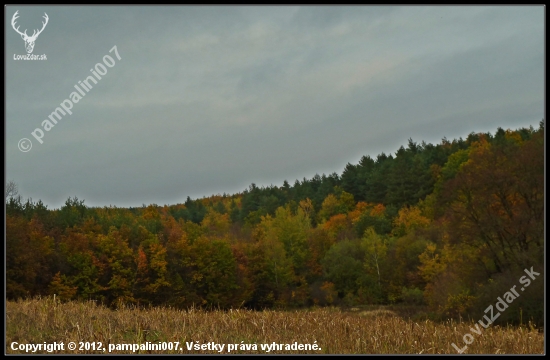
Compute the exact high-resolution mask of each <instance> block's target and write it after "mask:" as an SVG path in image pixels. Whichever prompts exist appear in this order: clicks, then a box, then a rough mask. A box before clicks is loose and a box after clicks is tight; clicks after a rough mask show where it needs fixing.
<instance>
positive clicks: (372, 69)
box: [4, 6, 545, 208]
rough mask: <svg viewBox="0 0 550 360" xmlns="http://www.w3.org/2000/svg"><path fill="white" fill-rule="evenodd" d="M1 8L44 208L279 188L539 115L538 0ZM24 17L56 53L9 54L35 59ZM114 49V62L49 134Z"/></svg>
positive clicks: (8, 120) (13, 91) (17, 127)
mask: <svg viewBox="0 0 550 360" xmlns="http://www.w3.org/2000/svg"><path fill="white" fill-rule="evenodd" d="M4 9H5V63H6V65H5V105H6V112H5V126H6V135H5V154H6V155H5V156H6V158H5V161H6V178H7V179H9V180H13V181H15V182H16V183H17V184H18V185H19V191H20V194H21V195H22V196H23V197H24V198H28V197H32V198H33V200H35V201H36V200H38V199H41V200H42V201H43V202H44V203H45V204H46V205H48V207H49V208H57V207H59V206H61V205H62V204H63V203H64V202H65V200H66V199H67V198H68V197H69V196H71V197H72V196H77V197H78V198H79V199H84V200H85V204H87V205H89V206H109V205H116V206H141V205H142V204H150V203H156V204H159V205H164V204H176V203H182V202H184V201H185V199H186V197H187V196H190V197H191V198H197V197H203V196H209V195H212V194H218V193H219V194H222V193H224V192H225V193H235V192H239V191H242V190H244V189H245V188H247V187H248V185H250V184H251V183H253V182H254V183H256V184H257V185H259V186H262V185H270V184H273V185H277V186H280V185H281V184H282V182H283V180H285V179H286V180H288V181H289V182H290V183H294V181H295V180H296V179H302V178H303V177H307V178H310V177H311V176H313V175H315V173H319V174H322V173H326V174H329V173H332V172H337V173H338V174H341V173H342V170H343V168H344V166H345V165H346V163H348V162H351V163H357V162H358V161H359V159H360V157H361V156H363V155H371V156H373V157H375V156H376V155H377V154H379V153H381V152H385V153H395V151H396V150H397V149H398V148H399V146H401V145H405V146H406V144H407V139H408V138H410V137H412V139H413V140H414V141H416V142H421V141H422V140H424V141H426V142H431V143H434V144H435V143H439V142H440V141H441V139H442V138H443V137H447V138H448V139H453V138H458V137H466V136H467V135H468V134H469V133H471V132H487V131H490V132H492V133H494V132H495V131H496V129H497V128H498V127H499V126H500V127H503V128H505V129H506V128H511V129H516V128H520V127H528V126H529V125H533V126H534V127H538V123H539V121H540V120H541V119H542V118H543V117H544V90H545V89H544V65H545V64H544V7H542V6H532V7H527V6H526V7H521V6H515V7H502V6H500V7H481V6H475V7H474V6H462V7H452V6H445V7H424V6H415V7H401V6H399V7H372V6H361V7H355V6H346V7H339V6H329V7H309V6H305V7H294V6H292V7H289V6H276V7H268V6H258V7H244V6H232V7H218V6H208V7H201V6H177V7H172V6H158V7H153V6H149V7H118V6H117V7H115V6H95V7H84V6H55V7H54V6H51V7H48V6H18V7H13V6H7V7H5V8H4ZM16 11H18V15H19V18H18V19H17V25H16V26H19V30H20V31H23V30H24V29H29V30H28V31H27V34H28V35H32V33H33V30H32V29H39V28H40V27H42V22H43V21H44V18H43V17H42V16H43V15H44V13H47V15H48V18H49V22H48V24H47V25H46V27H45V29H44V30H43V32H42V33H41V34H40V35H39V36H38V38H37V39H36V43H35V47H34V51H33V55H43V54H45V55H46V57H47V60H43V61H26V60H15V59H14V56H17V55H24V54H26V50H25V42H24V41H23V40H22V38H21V36H20V35H19V34H17V33H16V32H15V31H14V30H13V29H12V27H11V19H12V16H13V15H14V13H15V12H16ZM113 46H116V47H117V50H118V53H119V55H120V57H121V59H120V60H118V59H117V58H116V55H115V54H114V51H113V52H109V51H110V50H111V49H112V48H113ZM106 55H110V56H111V57H112V58H113V60H114V65H113V64H112V63H111V62H109V59H108V58H107V60H106V61H107V62H108V63H109V64H111V66H112V67H110V68H109V67H106V68H105V69H106V70H107V73H106V74H105V75H103V76H101V75H99V76H101V79H100V80H98V83H97V84H94V85H93V88H92V89H89V92H88V93H87V94H86V93H85V94H86V95H85V96H83V97H82V98H81V99H80V100H78V103H74V104H73V108H72V109H71V111H72V115H69V114H68V113H67V114H66V116H63V117H62V119H61V120H59V121H58V122H57V124H55V125H54V127H53V128H51V129H50V130H49V131H45V130H44V126H43V121H44V120H46V119H48V117H49V116H50V114H51V113H52V112H53V111H54V110H55V109H56V108H57V107H59V106H60V104H61V103H62V102H63V101H64V100H65V99H69V100H70V99H71V96H74V95H71V93H72V92H75V91H76V89H75V88H74V86H75V85H77V84H78V83H79V81H83V80H85V79H86V78H87V77H88V76H90V75H92V73H91V72H90V69H92V68H95V66H96V64H97V63H102V64H105V63H104V57H105V56H106ZM98 68H99V69H100V71H101V69H102V68H101V66H99V67H98ZM94 71H95V70H94ZM92 76H93V75H92ZM88 83H91V81H90V80H89V81H88ZM92 84H93V83H92ZM65 104H66V105H68V103H65ZM54 119H55V117H54ZM37 128H38V129H40V130H42V131H43V132H44V136H43V137H42V139H41V140H42V142H43V143H42V144H40V143H39V141H38V140H37V139H36V138H35V137H34V136H33V135H32V134H31V133H32V132H33V131H35V129H37ZM35 134H37V135H40V133H39V132H35ZM22 138H27V139H29V140H30V141H31V143H32V148H31V150H30V151H28V152H22V151H20V150H19V148H18V145H19V144H20V143H19V141H20V139H22ZM22 146H23V148H28V144H25V143H23V144H22Z"/></svg>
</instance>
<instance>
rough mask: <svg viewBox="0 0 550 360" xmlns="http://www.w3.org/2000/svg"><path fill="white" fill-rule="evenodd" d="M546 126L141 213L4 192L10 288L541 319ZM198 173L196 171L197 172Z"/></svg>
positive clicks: (163, 300)
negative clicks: (528, 280)
mask: <svg viewBox="0 0 550 360" xmlns="http://www.w3.org/2000/svg"><path fill="white" fill-rule="evenodd" d="M544 165H545V162H544V121H541V122H540V124H539V127H538V128H533V127H530V128H521V129H517V130H504V129H502V128H498V130H497V131H496V132H495V133H494V134H491V133H471V134H470V135H469V136H468V137H467V138H466V139H462V138H460V139H454V140H452V141H450V140H447V139H446V138H444V139H443V140H442V141H441V142H440V143H439V144H436V145H433V144H429V143H425V142H422V143H420V144H418V143H415V142H414V141H413V140H412V139H409V141H408V144H407V145H406V147H405V146H401V147H400V148H399V149H398V150H397V151H396V152H395V154H384V153H381V154H379V155H378V156H377V157H376V158H371V157H370V156H363V157H362V158H361V159H360V161H359V162H358V163H357V164H351V163H348V164H347V165H346V166H345V168H344V169H343V172H342V173H341V174H337V173H332V174H330V175H325V174H323V175H315V176H314V177H312V178H311V179H306V178H304V179H303V180H301V181H299V180H296V181H295V182H294V184H290V183H289V182H287V181H285V182H284V184H283V185H282V186H280V187H278V186H269V187H258V186H256V185H255V184H251V185H250V186H249V188H247V189H245V190H244V191H242V192H241V193H237V194H233V195H228V194H223V195H213V196H210V197H205V198H201V199H190V198H189V197H188V198H187V200H186V201H185V203H183V204H177V205H164V206H159V205H156V204H151V205H143V206H142V207H138V208H120V207H114V206H112V207H102V208H101V207H89V206H87V205H85V202H84V200H81V199H78V198H77V197H74V198H69V199H67V201H66V202H65V205H64V206H62V207H61V208H59V209H48V208H47V206H45V205H44V204H43V203H42V202H41V201H40V200H39V201H37V202H35V201H33V200H32V199H27V200H24V199H23V198H22V197H21V196H20V195H14V194H9V196H8V194H6V235H5V236H6V237H5V244H6V295H7V298H8V299H9V300H15V299H20V298H23V299H24V298H32V297H36V296H38V295H42V296H45V295H53V294H55V295H56V296H57V298H59V299H61V300H96V301H99V302H101V303H103V304H105V305H107V306H111V307H113V308H116V307H117V306H121V305H127V304H133V305H136V306H149V305H152V306H170V307H174V308H179V309H183V308H187V307H190V306H195V307H196V306H198V307H202V308H204V309H212V308H215V309H232V308H233V309H234V308H246V309H294V308H305V307H312V306H318V307H324V306H358V305H372V304H381V305H390V304H396V305H398V304H402V305H414V306H423V307H426V308H428V309H429V311H430V313H431V314H433V316H436V317H440V318H466V317H471V318H481V317H482V316H483V314H484V310H485V309H486V308H487V306H488V305H490V304H494V303H495V302H496V301H497V298H498V297H499V296H502V294H504V293H506V292H507V291H508V290H509V289H510V288H511V287H512V286H514V285H518V284H519V283H518V279H519V278H520V277H521V276H523V275H525V272H524V269H531V268H533V269H534V271H537V272H538V273H540V274H541V275H540V276H539V277H537V279H536V280H533V282H532V284H531V285H530V286H529V288H526V289H525V291H524V292H522V293H521V296H519V297H518V299H516V300H515V301H514V302H513V303H512V304H510V305H509V308H508V309H506V311H504V312H502V314H501V316H500V317H499V318H498V321H496V323H499V322H501V323H511V324H515V323H520V322H522V321H523V322H525V321H526V320H527V319H532V320H533V321H535V322H536V323H538V324H539V325H540V324H543V318H544V285H543V284H544V279H543V276H544V275H543V273H544ZM188 176H192V174H188Z"/></svg>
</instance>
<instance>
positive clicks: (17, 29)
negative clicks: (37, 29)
mask: <svg viewBox="0 0 550 360" xmlns="http://www.w3.org/2000/svg"><path fill="white" fill-rule="evenodd" d="M18 12H19V10H17V11H16V12H15V14H13V17H12V18H11V26H12V27H13V30H15V31H17V33H18V34H19V35H21V36H23V35H24V36H26V37H27V36H28V35H27V29H25V32H24V33H22V32H21V31H19V26H18V27H17V28H15V20H17V18H18V17H19V16H17V13H18ZM44 14H45V13H44Z"/></svg>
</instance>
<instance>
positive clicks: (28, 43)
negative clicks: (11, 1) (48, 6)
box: [11, 10, 48, 54]
mask: <svg viewBox="0 0 550 360" xmlns="http://www.w3.org/2000/svg"><path fill="white" fill-rule="evenodd" d="M18 12H19V10H17V11H16V12H15V14H13V17H12V18H11V26H12V27H13V30H15V31H16V32H17V33H18V34H19V35H21V38H22V39H23V40H25V49H26V50H27V53H29V54H32V51H33V50H34V42H35V41H36V38H37V37H38V35H40V33H41V32H42V31H43V30H44V28H45V27H46V24H47V23H48V14H46V13H44V19H46V22H43V23H42V29H40V30H38V32H36V31H37V30H34V31H33V33H32V36H28V35H27V29H25V31H24V32H21V31H19V26H18V27H17V28H16V27H15V20H16V19H17V18H18V17H19V16H17V13H18Z"/></svg>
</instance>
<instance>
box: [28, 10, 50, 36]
mask: <svg viewBox="0 0 550 360" xmlns="http://www.w3.org/2000/svg"><path fill="white" fill-rule="evenodd" d="M43 18H44V19H46V22H42V29H40V30H38V32H37V33H36V30H33V33H32V36H31V38H37V37H38V35H40V33H41V32H42V31H43V30H44V28H45V27H46V25H47V24H48V20H49V18H48V14H46V13H44V16H43ZM35 33H36V34H35Z"/></svg>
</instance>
